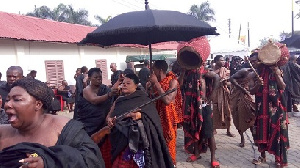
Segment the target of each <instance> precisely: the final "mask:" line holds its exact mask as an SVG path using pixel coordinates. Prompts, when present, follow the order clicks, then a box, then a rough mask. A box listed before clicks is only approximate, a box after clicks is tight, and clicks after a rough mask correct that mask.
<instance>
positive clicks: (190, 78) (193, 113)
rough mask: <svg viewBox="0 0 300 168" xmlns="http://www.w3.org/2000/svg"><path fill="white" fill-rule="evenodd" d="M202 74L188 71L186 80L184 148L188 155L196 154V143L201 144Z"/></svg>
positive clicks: (196, 71) (184, 85)
mask: <svg viewBox="0 0 300 168" xmlns="http://www.w3.org/2000/svg"><path fill="white" fill-rule="evenodd" d="M200 77H201V74H200V72H199V71H198V70H189V71H186V74H185V79H184V84H183V87H184V91H185V99H184V103H183V112H184V122H183V131H184V147H185V150H186V151H187V153H189V154H195V149H194V147H195V143H197V144H199V143H198V141H199V140H200V131H201V128H202V123H203V116H202V105H201V90H200V88H201V81H200V79H201V78H200Z"/></svg>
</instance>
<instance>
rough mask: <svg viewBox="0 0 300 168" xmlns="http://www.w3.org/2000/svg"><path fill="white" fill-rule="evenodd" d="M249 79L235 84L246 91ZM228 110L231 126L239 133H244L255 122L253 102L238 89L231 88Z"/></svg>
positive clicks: (250, 97) (249, 96)
mask: <svg viewBox="0 0 300 168" xmlns="http://www.w3.org/2000/svg"><path fill="white" fill-rule="evenodd" d="M248 81H249V78H244V79H237V82H238V83H239V84H240V85H241V86H242V87H243V88H245V89H246V90H249V87H248ZM230 108H231V112H232V119H233V124H234V126H235V127H236V129H237V130H239V131H240V132H245V131H246V130H247V129H248V128H250V127H251V126H253V125H254V122H255V102H254V98H253V97H252V96H251V95H250V94H249V93H244V92H243V91H242V90H241V89H240V88H238V87H236V86H234V85H233V86H232V90H231V94H230Z"/></svg>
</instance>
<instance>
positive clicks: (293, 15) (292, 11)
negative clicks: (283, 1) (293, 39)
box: [292, 0, 294, 36]
mask: <svg viewBox="0 0 300 168" xmlns="http://www.w3.org/2000/svg"><path fill="white" fill-rule="evenodd" d="M293 35H294V0H292V36H293Z"/></svg>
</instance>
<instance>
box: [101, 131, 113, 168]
mask: <svg viewBox="0 0 300 168" xmlns="http://www.w3.org/2000/svg"><path fill="white" fill-rule="evenodd" d="M100 151H101V154H102V158H103V160H104V163H105V168H112V163H111V143H110V140H109V137H105V141H104V143H103V144H102V145H101V146H100Z"/></svg>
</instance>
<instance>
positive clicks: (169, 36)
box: [80, 9, 217, 63]
mask: <svg viewBox="0 0 300 168" xmlns="http://www.w3.org/2000/svg"><path fill="white" fill-rule="evenodd" d="M203 35H217V33H216V28H215V27H211V26H210V25H209V24H207V23H206V22H203V21H200V20H198V19H196V18H195V17H193V16H190V15H187V14H184V13H180V12H177V11H166V10H150V9H147V10H145V11H135V12H129V13H124V14H120V15H118V16H116V17H114V18H113V19H111V20H110V21H108V22H107V23H105V24H103V25H101V26H100V27H98V28H97V29H96V30H95V31H93V32H92V33H89V34H87V36H86V38H85V39H83V40H82V41H81V42H80V43H81V44H99V45H100V46H110V45H114V44H142V45H149V50H150V63H151V60H152V59H151V58H152V50H151V44H153V43H158V42H164V41H189V40H191V39H193V38H196V37H199V36H203Z"/></svg>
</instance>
